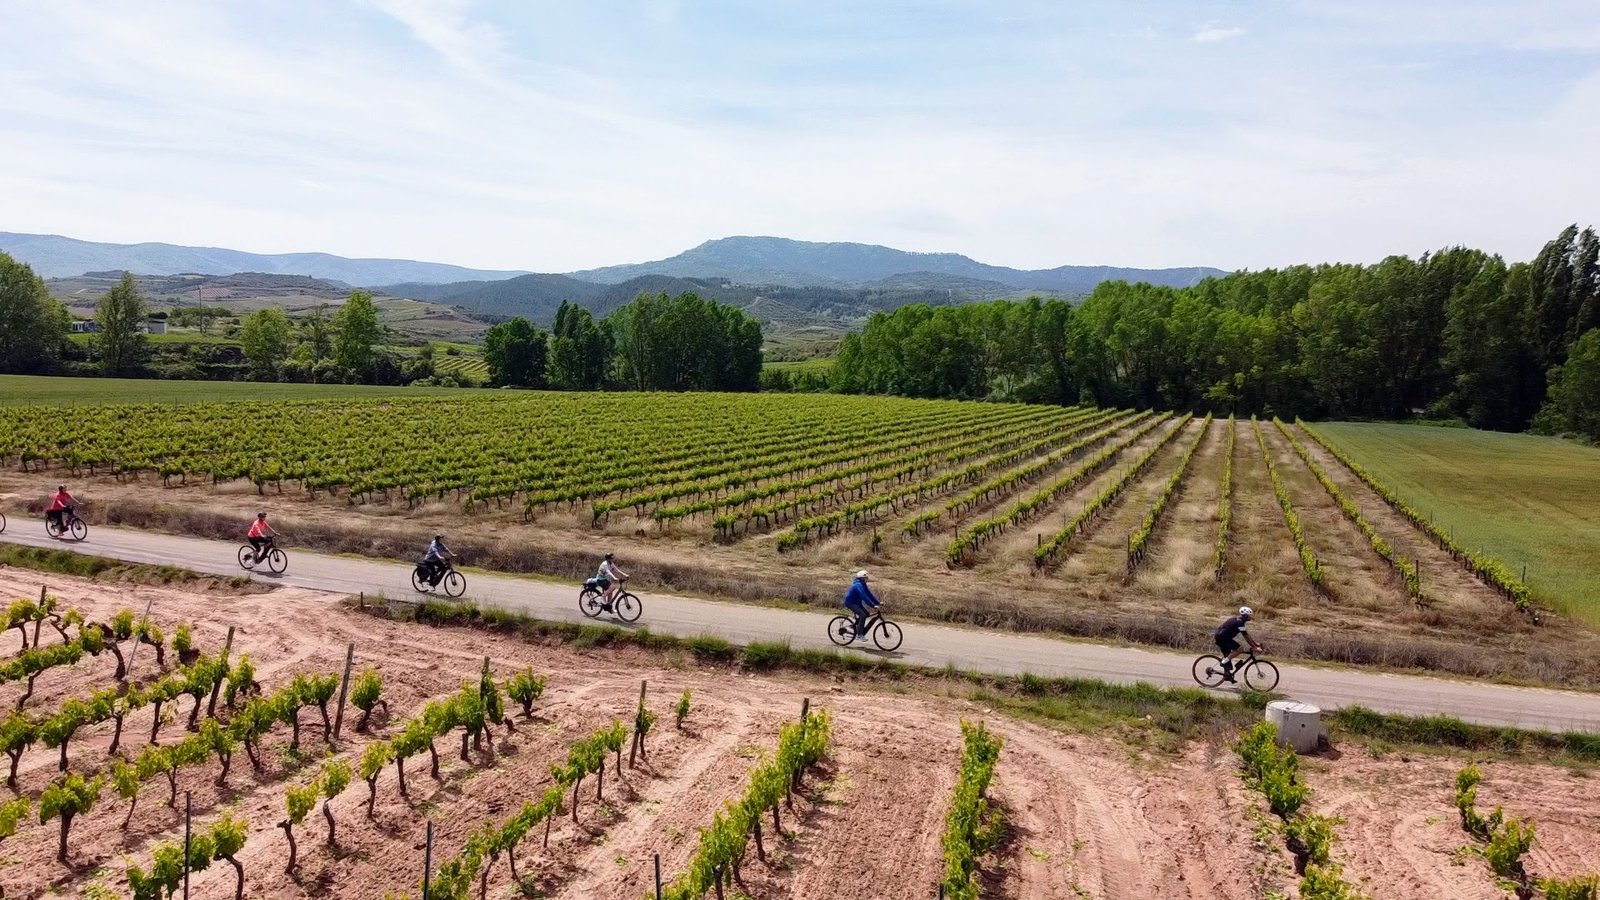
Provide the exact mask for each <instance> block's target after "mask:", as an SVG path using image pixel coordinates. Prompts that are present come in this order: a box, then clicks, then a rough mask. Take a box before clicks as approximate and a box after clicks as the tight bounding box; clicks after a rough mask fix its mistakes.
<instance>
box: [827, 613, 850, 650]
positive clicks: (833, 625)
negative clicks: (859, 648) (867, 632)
mask: <svg viewBox="0 0 1600 900" xmlns="http://www.w3.org/2000/svg"><path fill="white" fill-rule="evenodd" d="M828 640H830V641H833V642H834V643H835V644H838V645H839V646H841V647H848V646H850V645H851V644H853V643H855V641H856V620H855V619H852V618H850V617H849V616H834V617H833V619H832V621H830V622H828Z"/></svg>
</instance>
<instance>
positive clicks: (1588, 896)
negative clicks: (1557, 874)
mask: <svg viewBox="0 0 1600 900" xmlns="http://www.w3.org/2000/svg"><path fill="white" fill-rule="evenodd" d="M1539 887H1540V888H1542V889H1544V900H1600V875H1584V876H1582V877H1580V878H1573V879H1569V880H1566V881H1557V880H1556V879H1554V878H1547V879H1545V880H1544V881H1541V882H1539Z"/></svg>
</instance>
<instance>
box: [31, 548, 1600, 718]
mask: <svg viewBox="0 0 1600 900" xmlns="http://www.w3.org/2000/svg"><path fill="white" fill-rule="evenodd" d="M0 540H3V541H10V542H13V543H17V544H25V545H29V546H59V547H62V548H64V549H68V550H75V551H80V552H83V553H92V554H95V555H99V556H107V557H112V558H115V559H122V560H126V561H129V562H140V563H153V564H171V565H178V566H183V567H186V568H188V569H192V570H194V571H196V572H207V573H213V574H218V575H238V574H240V571H241V570H240V569H239V565H238V562H237V558H236V553H237V549H238V545H236V544H231V543H224V542H219V541H208V540H202V539H199V538H191V537H178V536H173V535H165V534H153V533H149V532H141V531H133V530H128V529H118V528H106V527H96V528H94V529H93V531H92V532H91V533H90V535H89V538H88V540H86V541H84V542H83V543H82V544H73V543H70V542H57V541H55V540H52V539H51V538H49V537H48V536H46V535H45V534H44V526H43V525H42V524H41V523H40V522H36V521H29V520H19V519H17V518H13V519H12V521H11V524H10V527H9V528H8V529H7V530H6V532H5V533H4V534H3V535H0ZM411 568H412V567H411V566H410V565H409V564H406V563H401V562H385V561H382V560H373V559H361V558H353V557H344V556H323V555H319V554H314V553H308V552H305V551H301V550H291V551H290V554H289V570H288V572H287V573H285V574H284V575H282V576H277V577H274V576H270V575H266V576H262V575H256V576H253V577H256V578H257V579H259V580H261V581H266V582H270V583H276V584H286V585H293V586H296V587H305V588H316V589H320V590H326V591H337V592H343V593H351V594H354V593H356V592H358V591H365V592H367V593H369V594H383V595H385V596H388V597H393V598H412V597H416V596H418V595H417V594H416V592H415V591H413V590H412V588H411V583H410V573H411ZM641 596H642V599H643V601H644V617H643V618H641V619H640V620H639V624H640V625H646V626H648V627H649V628H650V629H651V630H652V631H656V632H662V633H667V634H675V635H680V636H693V635H700V634H710V635H717V636H719V637H723V638H727V639H728V640H730V641H733V642H735V643H740V644H743V643H748V642H750V641H753V640H783V639H787V640H789V642H790V643H791V645H792V646H795V647H830V646H832V645H831V644H829V642H828V638H827V628H826V623H827V620H828V618H829V616H830V615H831V614H830V613H825V612H807V611H796V610H787V609H771V608H767V607H759V606H745V605H739V604H735V603H722V602H717V601H711V600H698V599H693V598H689V597H677V596H672V595H667V594H657V593H642V594H641ZM467 597H469V598H471V599H473V600H475V601H477V602H479V603H482V604H491V605H495V606H500V607H505V608H508V609H513V610H518V611H522V612H526V613H530V614H532V615H534V616H537V617H539V618H542V619H549V620H557V621H570V622H580V621H588V620H586V619H584V618H583V616H582V614H581V613H579V612H578V609H577V602H576V598H577V587H576V585H573V586H566V585H558V584H549V583H545V582H540V581H534V580H531V579H525V578H516V577H511V576H505V575H490V574H485V573H482V572H468V573H467ZM604 618H605V617H602V620H604ZM846 652H867V651H859V650H852V651H846ZM870 652H871V653H872V654H873V655H874V656H880V657H887V658H889V659H893V660H895V661H897V662H902V663H909V664H913V665H920V666H929V667H934V668H943V667H944V666H945V665H947V664H951V663H953V664H954V665H956V666H957V667H959V668H962V669H977V670H979V671H982V672H986V673H990V674H1001V675H1015V674H1019V673H1022V672H1032V673H1034V674H1036V675H1046V676H1062V675H1072V676H1085V677H1092V678H1101V679H1105V680H1108V681H1114V682H1122V683H1129V682H1135V681H1147V682H1151V683H1153V684H1158V685H1174V686H1192V685H1193V684H1194V682H1193V680H1192V679H1191V677H1190V674H1189V669H1190V664H1191V662H1192V661H1193V659H1194V655H1193V654H1183V653H1173V652H1168V651H1164V650H1146V649H1136V648H1128V647H1110V646H1103V645H1098V644H1088V643H1080V642H1069V641H1061V640H1055V639H1052V638H1046V637H1035V636H1029V635H1022V634H1014V633H1009V632H994V631H979V630H974V629H966V628H954V627H948V626H940V625H930V624H920V623H913V624H910V625H907V626H906V628H905V643H904V645H902V646H901V648H900V650H899V651H898V652H896V653H892V654H884V653H879V652H878V651H876V650H874V651H870ZM1281 668H1282V670H1283V681H1282V683H1281V684H1280V685H1279V690H1280V691H1282V692H1284V693H1286V694H1288V695H1289V696H1292V697H1293V698H1295V699H1297V700H1303V701H1306V702H1308V703H1315V704H1317V705H1319V706H1322V707H1324V708H1333V707H1338V706H1343V705H1346V704H1351V703H1358V704H1361V705H1363V706H1367V707H1370V708H1373V709H1377V710H1382V711H1385V712H1395V713H1408V714H1413V715H1417V714H1427V713H1449V714H1451V715H1455V716H1459V717H1461V718H1463V719H1466V720H1468V721H1472V722H1481V723H1484V724H1490V725H1517V726H1522V727H1526V728H1548V729H1555V730H1579V731H1600V694H1589V693H1580V692H1575V691H1556V690H1541V689H1534V688H1517V687H1507V686H1504V685H1495V684H1485V683H1481V682H1474V681H1463V680H1454V679H1444V678H1427V677H1419V676H1410V675H1390V674H1383V673H1374V672H1366V671H1359V670H1354V669H1337V668H1322V667H1316V668H1312V667H1304V666H1293V665H1284V666H1282V667H1281Z"/></svg>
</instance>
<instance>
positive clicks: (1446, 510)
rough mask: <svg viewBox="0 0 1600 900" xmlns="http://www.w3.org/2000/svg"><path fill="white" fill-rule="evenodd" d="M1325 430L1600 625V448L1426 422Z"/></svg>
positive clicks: (1383, 477) (1450, 524)
mask: <svg viewBox="0 0 1600 900" xmlns="http://www.w3.org/2000/svg"><path fill="white" fill-rule="evenodd" d="M1317 429H1318V430H1319V431H1320V432H1321V433H1322V434H1324V435H1326V436H1327V437H1328V439H1329V440H1331V441H1333V442H1334V443H1336V444H1337V445H1338V446H1339V447H1340V448H1342V449H1343V450H1344V451H1345V452H1346V453H1348V454H1349V455H1350V457H1351V458H1352V459H1354V460H1356V461H1357V462H1359V463H1360V464H1361V465H1362V466H1363V467H1364V468H1365V469H1366V470H1367V471H1368V472H1370V473H1372V475H1373V477H1375V478H1377V479H1379V480H1380V481H1382V482H1384V483H1385V484H1387V485H1389V487H1391V488H1392V489H1393V490H1395V491H1396V492H1397V493H1399V494H1400V495H1401V496H1402V497H1404V498H1405V499H1406V501H1407V502H1409V503H1410V504H1411V505H1412V506H1414V507H1416V508H1417V509H1418V510H1420V511H1421V512H1423V513H1425V514H1427V515H1429V516H1431V517H1433V519H1434V520H1435V521H1437V522H1439V523H1440V525H1441V526H1443V527H1445V528H1447V529H1449V530H1450V531H1451V533H1452V534H1453V535H1454V536H1455V538H1456V540H1458V541H1459V542H1460V543H1461V544H1462V545H1463V546H1465V547H1469V548H1479V549H1482V550H1483V551H1484V552H1486V553H1488V554H1490V555H1491V556H1494V557H1496V558H1498V559H1500V560H1501V561H1502V562H1504V563H1506V564H1507V565H1508V566H1510V567H1511V569H1512V571H1513V572H1516V573H1518V574H1521V572H1522V567H1523V566H1524V565H1526V566H1527V571H1528V575H1527V582H1528V585H1529V587H1530V588H1531V589H1532V590H1533V593H1534V596H1535V597H1536V598H1537V599H1538V600H1539V601H1540V602H1542V603H1545V604H1548V605H1550V606H1553V607H1556V608H1558V609H1562V610H1566V611H1568V612H1570V613H1571V614H1573V615H1575V616H1578V617H1580V618H1583V619H1585V620H1587V621H1589V622H1591V623H1593V624H1596V625H1600V449H1597V448H1594V447H1586V446H1583V445H1581V444H1576V443H1573V442H1572V441H1565V440H1561V439H1558V438H1546V437H1535V436H1533V435H1524V434H1500V433H1498V432H1491V431H1471V430H1468V429H1458V428H1433V427H1428V426H1420V425H1372V424H1362V423H1353V422H1330V423H1327V424H1322V425H1318V426H1317Z"/></svg>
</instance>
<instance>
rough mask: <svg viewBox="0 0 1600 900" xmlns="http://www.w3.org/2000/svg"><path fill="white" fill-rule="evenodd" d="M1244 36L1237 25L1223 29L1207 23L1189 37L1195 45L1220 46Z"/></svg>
mask: <svg viewBox="0 0 1600 900" xmlns="http://www.w3.org/2000/svg"><path fill="white" fill-rule="evenodd" d="M1243 36H1244V29H1243V28H1240V27H1239V26H1237V25H1232V26H1228V27H1223V26H1222V25H1219V24H1217V23H1216V22H1207V23H1206V24H1205V25H1204V26H1203V27H1202V28H1201V29H1200V30H1199V31H1196V32H1195V33H1194V34H1192V35H1190V36H1189V40H1190V42H1191V43H1195V44H1220V43H1222V42H1223V41H1231V40H1233V39H1234V38H1237V37H1243Z"/></svg>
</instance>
